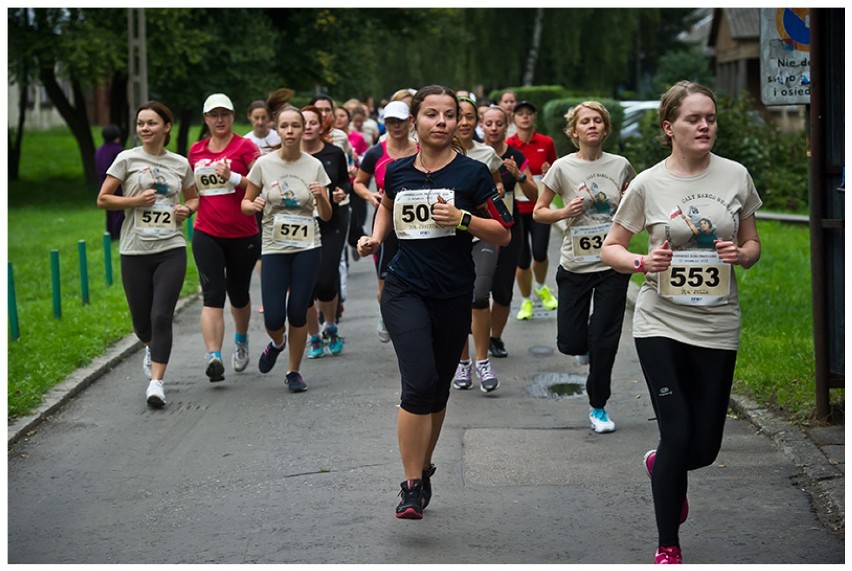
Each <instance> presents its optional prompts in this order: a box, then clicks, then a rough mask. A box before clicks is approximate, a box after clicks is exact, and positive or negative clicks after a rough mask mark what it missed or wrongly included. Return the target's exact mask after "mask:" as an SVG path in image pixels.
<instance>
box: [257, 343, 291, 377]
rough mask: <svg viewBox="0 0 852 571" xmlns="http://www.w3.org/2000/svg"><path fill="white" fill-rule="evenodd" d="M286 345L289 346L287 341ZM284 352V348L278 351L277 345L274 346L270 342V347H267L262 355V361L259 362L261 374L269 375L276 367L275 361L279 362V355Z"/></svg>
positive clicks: (258, 366)
mask: <svg viewBox="0 0 852 571" xmlns="http://www.w3.org/2000/svg"><path fill="white" fill-rule="evenodd" d="M284 345H285V346H286V345H287V341H286V340H285V341H284ZM283 350H284V347H281V348H280V349H276V348H275V345H273V344H272V341H270V342H269V345H267V346H266V349H264V350H263V353H261V354H260V359H258V360H257V368H258V369H259V370H260V372H261V373H268V372H269V371H271V370H272V367H274V366H275V361H276V360H278V355H280V354H281V351H283Z"/></svg>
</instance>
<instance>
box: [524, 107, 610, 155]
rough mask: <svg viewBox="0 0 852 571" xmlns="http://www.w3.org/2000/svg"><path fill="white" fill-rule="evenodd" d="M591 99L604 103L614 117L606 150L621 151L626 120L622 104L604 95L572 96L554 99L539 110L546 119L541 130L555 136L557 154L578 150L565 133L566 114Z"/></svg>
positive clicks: (605, 144)
mask: <svg viewBox="0 0 852 571" xmlns="http://www.w3.org/2000/svg"><path fill="white" fill-rule="evenodd" d="M590 100H594V101H598V102H600V103H601V104H603V106H604V107H606V108H607V111H609V115H610V118H611V119H612V133H610V135H609V136H608V137H607V139H606V141H605V142H604V150H605V151H607V152H610V153H617V152H619V137H618V133H619V131H621V124H622V123H623V122H624V108H623V107H622V106H621V104H620V103H619V102H618V101H616V100H614V99H606V98H602V97H570V98H563V99H553V100H551V101H549V102H548V103H547V104H546V105H545V106H544V110H543V111H540V112H539V115H540V117H539V120H541V119H542V118H543V119H544V128H543V129H541V130H540V132H541V133H544V134H545V135H548V136H549V137H552V138H553V142H554V143H555V144H556V155H557V156H560V157H562V156H565V155H567V154H568V153H573V152H574V151H576V150H577V149H576V147H574V144H573V143H572V142H571V139H569V138H568V135H566V134H565V114H566V113H567V112H568V110H569V109H571V108H572V107H574V106H575V105H577V104H579V103H582V102H583V101H590Z"/></svg>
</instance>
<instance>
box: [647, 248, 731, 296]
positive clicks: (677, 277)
mask: <svg viewBox="0 0 852 571" xmlns="http://www.w3.org/2000/svg"><path fill="white" fill-rule="evenodd" d="M658 291H659V294H660V295H661V296H663V297H665V298H667V299H670V300H671V301H673V302H674V303H679V304H681V305H705V306H711V305H724V304H726V303H728V296H729V294H730V293H731V264H727V263H725V262H723V261H722V259H721V258H720V257H719V254H717V253H716V252H714V251H699V250H688V251H683V252H673V253H672V265H671V266H669V269H667V270H666V271H665V272H660V275H659V281H658Z"/></svg>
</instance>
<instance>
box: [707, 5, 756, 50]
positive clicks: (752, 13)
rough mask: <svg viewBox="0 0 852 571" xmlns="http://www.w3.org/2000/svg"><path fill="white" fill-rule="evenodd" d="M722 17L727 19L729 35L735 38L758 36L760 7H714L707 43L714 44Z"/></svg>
mask: <svg viewBox="0 0 852 571" xmlns="http://www.w3.org/2000/svg"><path fill="white" fill-rule="evenodd" d="M722 18H725V19H726V20H727V21H728V27H729V28H730V30H731V37H732V38H733V39H735V40H750V39H758V38H760V8H716V10H715V12H714V13H713V25H712V27H711V29H710V37H709V38H708V42H707V43H708V45H711V46H712V45H715V43H716V37H717V36H718V33H719V26H720V25H721V22H722Z"/></svg>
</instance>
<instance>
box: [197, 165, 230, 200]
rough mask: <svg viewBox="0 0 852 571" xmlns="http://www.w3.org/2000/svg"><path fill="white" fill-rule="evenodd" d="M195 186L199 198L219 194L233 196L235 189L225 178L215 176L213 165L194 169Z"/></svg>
mask: <svg viewBox="0 0 852 571" xmlns="http://www.w3.org/2000/svg"><path fill="white" fill-rule="evenodd" d="M195 186H197V187H198V194H200V195H201V196H217V195H219V194H234V193H235V192H236V189H235V188H234V185H233V184H231V183H230V182H229V181H228V180H227V179H226V178H224V177H222V176H220V175H218V174H216V167H215V166H214V165H207V166H203V167H202V166H199V167H196V168H195Z"/></svg>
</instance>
